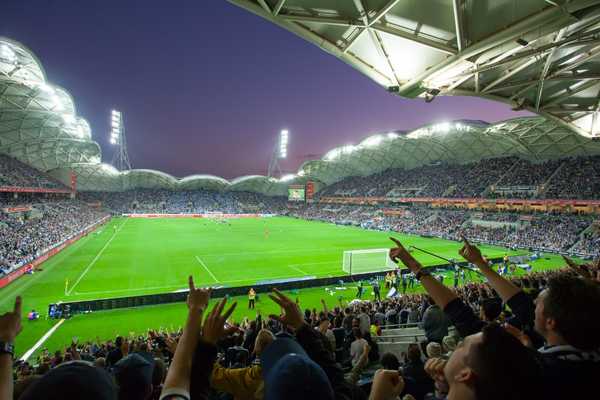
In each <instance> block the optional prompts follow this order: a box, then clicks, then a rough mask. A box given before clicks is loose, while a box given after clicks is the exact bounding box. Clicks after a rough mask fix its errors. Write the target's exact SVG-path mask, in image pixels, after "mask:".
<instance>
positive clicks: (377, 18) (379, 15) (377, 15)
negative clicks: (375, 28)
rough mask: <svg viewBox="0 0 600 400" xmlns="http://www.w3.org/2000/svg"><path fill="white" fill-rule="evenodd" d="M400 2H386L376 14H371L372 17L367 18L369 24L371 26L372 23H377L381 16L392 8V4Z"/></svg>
mask: <svg viewBox="0 0 600 400" xmlns="http://www.w3.org/2000/svg"><path fill="white" fill-rule="evenodd" d="M399 2H400V0H390V2H389V3H387V4H386V5H385V6H384V7H383V8H382V9H381V10H379V11H378V12H377V14H375V15H374V16H373V18H371V19H370V20H369V26H372V25H373V24H375V23H377V22H378V21H379V20H380V19H381V18H383V17H384V16H385V15H386V14H387V13H388V12H389V11H390V10H391V9H392V8H394V6H395V5H396V4H398V3H399Z"/></svg>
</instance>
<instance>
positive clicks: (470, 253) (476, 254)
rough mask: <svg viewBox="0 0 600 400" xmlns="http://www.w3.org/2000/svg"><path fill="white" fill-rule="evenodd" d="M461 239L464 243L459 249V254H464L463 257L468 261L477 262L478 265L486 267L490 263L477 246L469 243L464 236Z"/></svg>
mask: <svg viewBox="0 0 600 400" xmlns="http://www.w3.org/2000/svg"><path fill="white" fill-rule="evenodd" d="M461 240H462V241H463V243H464V244H463V247H462V248H461V249H460V250H459V251H458V254H460V255H461V256H463V258H464V259H465V260H467V261H468V262H470V263H472V264H475V265H477V266H478V267H481V266H485V267H486V266H487V265H488V262H487V260H486V259H485V257H483V256H482V255H481V251H480V250H479V249H478V248H477V247H475V246H473V245H472V244H471V243H469V241H468V240H467V239H466V238H465V237H464V236H463V237H461Z"/></svg>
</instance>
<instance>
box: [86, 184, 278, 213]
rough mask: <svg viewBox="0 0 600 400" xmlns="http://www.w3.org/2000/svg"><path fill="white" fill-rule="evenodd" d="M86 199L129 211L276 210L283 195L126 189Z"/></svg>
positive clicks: (113, 210) (115, 210)
mask: <svg viewBox="0 0 600 400" xmlns="http://www.w3.org/2000/svg"><path fill="white" fill-rule="evenodd" d="M81 196H82V199H84V200H85V201H88V202H100V203H101V204H102V206H103V207H105V208H107V209H109V210H111V211H112V212H113V213H116V214H128V213H170V214H183V213H185V214H193V213H210V212H222V213H279V212H281V211H283V210H285V209H286V201H287V200H286V198H285V197H281V196H264V195H261V194H259V193H254V192H233V191H225V192H219V191H209V190H194V191H169V190H149V189H148V190H142V189H140V190H130V191H126V192H114V193H108V192H86V193H82V194H81Z"/></svg>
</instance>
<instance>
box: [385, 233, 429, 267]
mask: <svg viewBox="0 0 600 400" xmlns="http://www.w3.org/2000/svg"><path fill="white" fill-rule="evenodd" d="M390 240H391V241H392V242H394V243H395V244H396V247H394V248H392V249H390V259H391V260H392V261H393V262H395V263H398V260H400V261H402V263H403V264H404V265H406V267H407V268H408V269H409V270H410V271H411V272H414V273H415V274H416V273H417V272H419V271H421V268H423V266H422V265H421V263H419V262H418V261H417V260H415V258H414V257H413V256H412V255H411V254H410V253H409V252H408V251H407V250H406V249H405V248H404V246H402V243H400V241H399V240H398V239H396V238H393V237H391V238H390Z"/></svg>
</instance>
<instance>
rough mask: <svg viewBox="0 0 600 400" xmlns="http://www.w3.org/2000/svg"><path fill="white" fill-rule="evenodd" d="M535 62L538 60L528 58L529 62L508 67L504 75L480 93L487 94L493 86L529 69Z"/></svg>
mask: <svg viewBox="0 0 600 400" xmlns="http://www.w3.org/2000/svg"><path fill="white" fill-rule="evenodd" d="M537 61H538V60H537V59H535V58H530V59H529V60H525V61H524V62H521V63H519V64H518V65H516V66H512V67H509V68H508V69H507V70H506V73H505V74H504V75H502V76H500V77H499V78H498V79H496V80H494V81H493V82H491V83H489V84H488V85H487V86H486V87H484V88H483V89H482V92H487V91H488V90H490V89H492V88H493V87H494V86H496V85H498V84H500V83H502V82H504V81H505V80H507V79H509V78H510V77H511V76H513V75H515V74H518V73H519V72H521V71H523V70H524V69H525V68H527V67H529V66H530V65H532V64H535V63H536V62H537Z"/></svg>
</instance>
